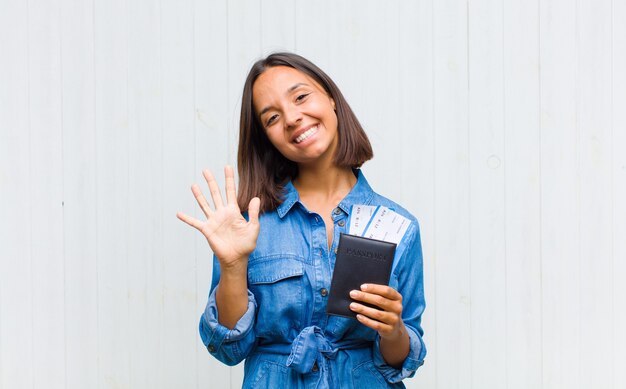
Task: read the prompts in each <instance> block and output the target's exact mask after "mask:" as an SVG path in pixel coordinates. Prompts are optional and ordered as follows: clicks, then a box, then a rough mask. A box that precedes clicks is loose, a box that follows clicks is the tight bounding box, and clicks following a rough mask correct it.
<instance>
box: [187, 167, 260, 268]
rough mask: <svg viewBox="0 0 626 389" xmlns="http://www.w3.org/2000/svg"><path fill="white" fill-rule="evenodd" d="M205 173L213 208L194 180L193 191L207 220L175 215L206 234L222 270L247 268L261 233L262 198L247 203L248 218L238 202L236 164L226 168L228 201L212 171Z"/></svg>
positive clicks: (203, 173) (205, 171)
mask: <svg viewBox="0 0 626 389" xmlns="http://www.w3.org/2000/svg"><path fill="white" fill-rule="evenodd" d="M202 175H203V176H204V178H205V180H206V182H207V184H208V186H209V191H210V192H211V198H212V200H213V205H214V206H215V207H214V209H211V207H210V206H209V204H208V202H207V200H206V198H205V197H204V195H203V194H202V191H201V190H200V187H199V186H198V185H196V184H193V185H192V186H191V191H192V192H193V195H194V197H195V198H196V201H197V202H198V205H200V208H201V209H202V212H204V215H205V216H206V220H198V219H196V218H194V217H191V216H188V215H185V214H184V213H182V212H178V213H177V214H176V216H177V217H178V218H179V219H180V220H182V221H183V222H185V223H187V224H189V225H190V226H192V227H194V228H195V229H197V230H198V231H200V232H201V233H202V235H204V236H205V237H206V239H207V241H208V242H209V246H211V250H213V253H215V255H216V256H217V258H218V260H219V261H220V266H221V268H222V269H223V270H226V269H229V268H231V267H240V266H241V265H243V266H244V269H245V267H247V259H248V255H250V253H251V252H252V251H253V250H254V249H255V247H256V240H257V237H258V236H259V206H260V201H259V198H257V197H255V198H253V199H252V200H250V204H249V205H248V216H249V221H247V220H246V219H245V218H244V217H243V216H242V215H241V210H240V209H239V206H238V205H237V190H236V188H235V174H234V172H233V168H232V167H230V166H226V167H225V168H224V176H225V178H226V203H224V201H223V200H222V195H221V193H220V188H219V186H218V184H217V181H215V177H213V174H212V173H211V172H210V171H209V170H204V171H203V172H202Z"/></svg>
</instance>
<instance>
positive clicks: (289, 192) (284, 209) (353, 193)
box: [276, 169, 374, 219]
mask: <svg viewBox="0 0 626 389" xmlns="http://www.w3.org/2000/svg"><path fill="white" fill-rule="evenodd" d="M353 171H354V173H355V175H356V184H354V186H353V187H352V189H351V190H350V193H348V195H347V196H346V197H344V198H343V200H341V201H340V202H339V204H338V207H339V208H340V209H341V210H342V211H344V212H345V213H346V214H350V210H351V209H352V206H353V205H354V204H364V205H368V204H369V203H370V202H371V201H372V197H373V196H374V191H372V188H371V187H370V185H369V184H368V182H367V180H366V179H365V176H364V175H363V173H362V172H361V169H353ZM283 198H284V200H283V202H282V203H281V204H280V205H279V206H278V207H277V208H276V211H277V212H278V216H279V217H280V218H281V219H282V218H283V217H284V216H285V215H286V214H287V213H288V212H289V211H290V210H291V208H293V206H294V205H295V204H296V203H300V204H301V205H302V203H301V202H300V195H299V194H298V191H297V190H296V188H295V187H294V186H293V182H292V181H291V180H289V182H287V184H286V185H285V188H284V197H283ZM303 206H304V205H303Z"/></svg>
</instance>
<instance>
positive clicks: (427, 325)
mask: <svg viewBox="0 0 626 389" xmlns="http://www.w3.org/2000/svg"><path fill="white" fill-rule="evenodd" d="M397 13H398V18H399V20H398V22H399V36H398V39H399V43H398V63H397V67H398V71H397V79H396V80H394V81H393V82H395V83H397V85H398V105H397V107H391V108H390V109H392V110H393V111H391V112H392V114H393V115H397V116H398V123H399V125H398V127H397V128H395V129H391V130H393V132H394V135H393V136H392V137H391V138H393V139H394V141H395V145H394V150H396V151H397V152H398V153H399V157H398V159H399V160H400V161H399V163H393V164H391V163H389V162H390V161H383V164H384V165H386V166H393V169H394V170H395V171H397V175H396V176H395V177H396V183H395V184H394V186H397V187H399V188H400V189H401V190H402V192H401V193H400V195H399V197H398V198H397V201H398V202H399V203H400V204H402V205H403V206H405V207H406V208H407V209H408V210H410V211H411V212H412V213H413V214H414V215H415V216H416V217H417V218H418V220H419V222H420V233H421V238H422V252H423V256H424V294H425V298H426V310H425V312H424V315H423V316H422V328H423V329H424V342H425V344H426V350H427V356H426V361H425V363H424V365H423V366H422V367H420V369H419V370H418V371H417V373H416V375H415V378H413V379H411V380H406V385H407V388H436V387H437V353H438V349H437V343H436V339H437V337H436V334H437V316H436V308H435V307H436V306H437V304H436V295H435V289H436V287H435V271H436V262H435V246H434V244H433V242H434V240H435V239H434V237H435V235H434V226H435V196H434V185H435V174H434V170H435V160H434V157H435V154H434V142H435V132H434V123H433V121H434V117H433V108H434V102H433V98H432V97H433V93H434V89H433V46H432V43H433V39H432V38H433V34H432V32H433V24H432V18H433V8H432V3H431V2H430V1H423V0H420V1H416V2H401V3H400V4H399V7H398V9H397ZM398 149H399V150H398ZM377 158H378V157H377Z"/></svg>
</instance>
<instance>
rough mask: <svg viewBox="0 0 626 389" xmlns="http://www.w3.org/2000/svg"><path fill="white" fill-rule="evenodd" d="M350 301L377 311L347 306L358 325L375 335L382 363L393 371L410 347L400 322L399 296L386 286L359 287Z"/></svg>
mask: <svg viewBox="0 0 626 389" xmlns="http://www.w3.org/2000/svg"><path fill="white" fill-rule="evenodd" d="M350 297H351V298H352V299H353V300H356V301H358V302H363V303H367V304H370V305H373V306H375V307H377V308H372V307H368V306H366V305H363V304H360V303H358V302H353V303H351V304H350V309H351V310H352V311H354V312H356V314H357V316H356V318H357V320H358V321H359V322H360V323H361V324H363V325H365V326H367V327H369V328H371V329H373V330H376V331H378V334H379V335H380V338H381V341H380V351H381V353H382V354H383V357H384V358H385V361H386V362H387V363H388V364H389V365H392V366H394V367H396V368H398V367H400V366H402V363H403V362H404V360H405V359H406V357H407V355H408V354H409V347H410V346H409V334H408V332H407V329H406V327H405V326H404V321H403V320H402V295H401V294H400V293H399V292H398V291H396V290H395V289H393V288H392V287H390V286H387V285H377V284H363V285H361V290H353V291H351V292H350Z"/></svg>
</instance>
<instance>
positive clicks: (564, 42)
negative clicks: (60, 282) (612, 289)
mask: <svg viewBox="0 0 626 389" xmlns="http://www.w3.org/2000/svg"><path fill="white" fill-rule="evenodd" d="M575 38H576V8H575V7H572V4H571V2H569V1H551V2H546V1H542V2H540V54H539V55H540V65H539V66H540V69H541V74H540V83H541V275H542V279H541V281H542V283H541V288H542V313H541V317H542V328H543V330H542V342H543V344H542V353H543V388H545V389H551V388H572V389H575V388H582V387H583V386H581V384H580V378H581V377H580V368H581V365H580V339H581V336H582V334H581V326H580V283H581V281H580V277H581V271H580V261H581V260H582V258H581V256H580V239H581V238H582V236H581V234H580V230H579V225H580V224H579V223H580V211H579V208H580V207H579V204H580V195H579V186H580V178H579V173H578V168H579V160H578V154H579V136H578V134H577V129H578V124H577V121H576V118H577V116H576V115H577V113H576V95H577V90H578V85H577V66H576V65H575V64H576V62H577V48H576V39H575Z"/></svg>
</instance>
